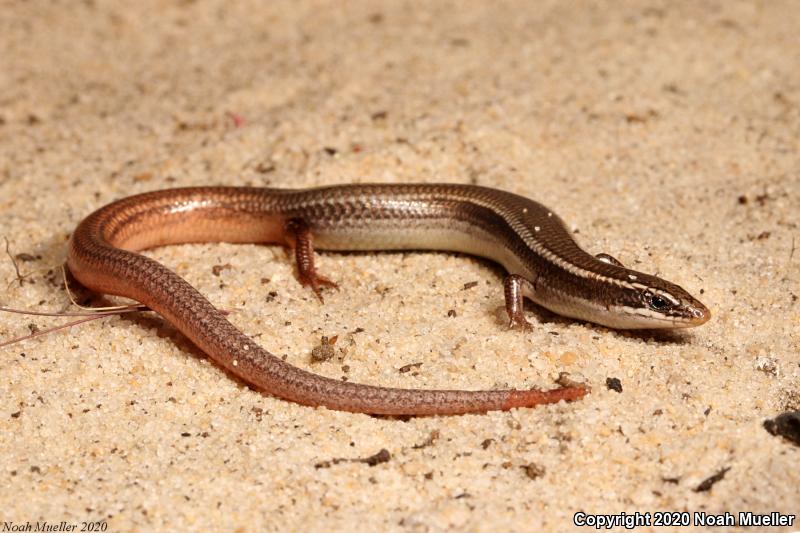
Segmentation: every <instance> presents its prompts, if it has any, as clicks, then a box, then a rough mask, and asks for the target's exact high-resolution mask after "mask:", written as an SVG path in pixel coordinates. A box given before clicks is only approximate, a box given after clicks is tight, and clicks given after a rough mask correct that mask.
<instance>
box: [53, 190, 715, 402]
mask: <svg viewBox="0 0 800 533" xmlns="http://www.w3.org/2000/svg"><path fill="white" fill-rule="evenodd" d="M217 241H222V242H231V243H279V244H284V245H288V246H290V247H292V248H294V251H295V259H296V263H297V268H298V279H299V280H300V282H301V283H303V284H304V285H308V286H310V287H311V288H312V289H313V290H314V292H315V293H316V294H317V296H319V297H320V299H321V287H323V286H335V284H334V283H333V282H332V281H330V280H329V279H327V278H325V277H324V276H322V275H320V274H318V273H317V271H316V269H315V268H314V249H323V250H408V249H414V250H448V251H453V252H464V253H467V254H473V255H477V256H482V257H486V258H489V259H492V260H494V261H496V262H498V263H500V264H501V265H503V267H505V269H506V270H507V271H508V274H509V275H508V277H506V279H505V283H504V289H505V291H504V292H505V302H506V310H507V312H508V316H509V318H510V325H511V327H512V328H517V329H522V330H525V329H528V328H530V327H531V326H530V323H529V322H528V321H527V320H526V319H525V316H524V313H523V298H526V297H527V298H529V299H531V300H533V301H534V302H536V303H537V304H539V305H541V306H543V307H545V308H547V309H549V310H551V311H553V312H555V313H558V314H560V315H564V316H567V317H572V318H576V319H579V320H585V321H589V322H594V323H597V324H602V325H604V326H608V327H611V328H684V327H691V326H697V325H700V324H703V323H704V322H706V321H707V320H708V319H709V317H710V313H709V311H708V309H707V308H706V307H705V306H704V305H703V304H702V303H700V302H699V301H697V300H696V299H695V298H693V297H692V296H690V295H689V293H687V292H686V291H685V290H683V289H682V288H680V287H679V286H677V285H675V284H673V283H670V282H667V281H664V280H663V279H660V278H658V277H655V276H651V275H648V274H644V273H641V272H636V271H634V270H630V269H627V268H625V267H623V266H622V265H621V264H620V263H619V262H618V261H617V260H615V259H614V258H613V257H611V256H609V255H606V254H600V255H599V256H593V255H590V254H589V253H587V252H585V251H584V250H583V249H581V248H580V247H579V246H578V245H577V244H576V243H575V241H574V240H573V238H572V236H571V235H570V232H569V231H568V230H567V229H566V227H565V225H564V223H563V222H562V221H561V219H559V217H558V216H556V214H555V213H553V212H552V211H550V210H549V209H548V208H546V207H544V206H542V205H541V204H539V203H537V202H534V201H532V200H529V199H527V198H524V197H522V196H518V195H516V194H512V193H509V192H505V191H500V190H496V189H490V188H486V187H479V186H474V185H457V184H405V185H392V184H386V185H378V184H373V185H369V184H353V185H337V186H330V187H320V188H315V189H272V188H247V187H191V188H181V189H169V190H162V191H154V192H148V193H144V194H139V195H136V196H131V197H128V198H123V199H121V200H117V201H116V202H113V203H111V204H109V205H107V206H105V207H102V208H100V209H98V210H97V211H95V212H94V213H92V214H91V215H89V216H88V217H87V218H86V219H84V220H83V221H82V222H81V223H80V224H79V225H78V227H77V229H76V230H75V232H74V233H73V234H72V237H71V239H70V243H69V250H68V255H67V265H68V267H69V270H70V271H71V272H72V274H73V275H74V277H75V278H76V279H77V280H78V281H79V282H80V283H82V284H83V285H85V286H86V287H88V288H89V289H91V290H93V291H96V292H99V293H106V294H114V295H119V296H125V297H128V298H132V299H134V300H137V301H139V302H141V303H143V304H145V305H146V306H147V307H149V308H150V309H152V310H153V311H155V312H157V313H159V314H160V315H162V316H163V317H164V318H165V319H166V320H167V321H168V322H170V323H171V324H172V325H173V326H174V327H175V328H177V329H178V330H180V331H181V332H182V333H183V334H184V335H186V336H187V337H188V338H189V339H190V340H191V341H192V342H194V343H195V344H196V345H197V346H198V347H200V348H201V349H202V350H203V351H204V352H205V353H206V354H208V355H209V356H210V357H211V358H212V359H213V360H214V361H216V362H217V363H218V364H219V365H221V366H222V367H224V368H225V369H227V370H228V371H230V372H231V373H233V374H235V375H236V376H238V377H240V378H241V379H243V380H244V381H246V382H247V383H249V384H251V385H253V386H254V387H256V388H258V389H260V390H262V391H264V392H267V393H269V394H272V395H275V396H277V397H280V398H284V399H287V400H291V401H294V402H298V403H301V404H304V405H310V406H325V407H328V408H330V409H339V410H345V411H354V412H363V413H374V414H406V415H426V414H459V413H476V412H485V411H490V410H498V409H502V410H505V409H511V408H514V407H530V406H534V405H538V404H542V403H552V402H558V401H560V400H576V399H578V398H581V397H582V396H583V395H585V394H586V392H587V390H586V388H584V387H582V386H570V387H562V388H556V389H551V390H546V391H540V390H487V391H464V390H416V389H394V388H386V387H375V386H370V385H362V384H357V383H352V382H344V381H339V380H335V379H330V378H326V377H323V376H319V375H316V374H313V373H310V372H307V371H304V370H302V369H299V368H297V367H295V366H293V365H290V364H289V363H287V362H285V361H283V360H281V359H280V358H278V357H276V356H274V355H272V354H271V353H269V352H268V351H266V350H265V349H264V348H262V347H261V346H259V345H258V344H256V343H255V342H253V340H252V339H250V338H249V337H248V336H247V335H245V334H244V333H242V332H241V331H239V330H238V329H237V328H236V327H235V326H233V325H232V324H231V323H230V322H229V321H228V319H227V318H226V317H225V315H224V314H223V313H222V312H220V311H219V310H217V309H216V308H215V307H214V306H213V305H212V304H211V303H210V302H209V301H208V300H207V299H206V298H205V297H204V296H202V295H201V294H200V293H199V292H198V291H197V290H196V289H195V288H194V287H192V286H191V285H190V284H189V283H188V282H186V281H185V280H184V279H183V278H181V277H180V276H178V275H177V274H175V273H174V272H172V271H171V270H170V269H168V268H166V267H165V266H163V265H161V264H160V263H158V262H156V261H154V260H152V259H149V258H147V257H145V256H143V255H140V254H138V253H136V251H137V250H142V249H146V248H152V247H155V246H162V245H167V244H176V243H197V242H217Z"/></svg>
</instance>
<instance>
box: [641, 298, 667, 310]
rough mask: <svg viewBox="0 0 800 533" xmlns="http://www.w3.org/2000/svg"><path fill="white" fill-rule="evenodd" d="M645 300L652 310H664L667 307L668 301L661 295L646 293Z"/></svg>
mask: <svg viewBox="0 0 800 533" xmlns="http://www.w3.org/2000/svg"><path fill="white" fill-rule="evenodd" d="M645 298H646V300H647V305H648V306H649V307H650V309H652V310H653V311H664V310H665V309H669V308H670V307H671V306H670V303H669V302H668V301H667V300H666V299H664V298H662V297H661V296H656V295H655V294H648V295H646V296H645Z"/></svg>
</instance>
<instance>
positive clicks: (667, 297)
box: [609, 271, 711, 329]
mask: <svg viewBox="0 0 800 533" xmlns="http://www.w3.org/2000/svg"><path fill="white" fill-rule="evenodd" d="M628 272H631V271H628ZM627 277H628V278H629V280H630V281H629V282H623V285H622V286H621V287H620V288H621V289H622V293H621V297H620V298H618V299H617V300H616V301H615V302H614V303H613V304H611V305H610V306H609V311H611V312H612V313H614V314H616V315H617V316H618V321H619V322H621V323H623V324H620V325H614V326H612V327H623V328H631V329H633V328H647V329H651V328H652V329H657V328H691V327H694V326H699V325H701V324H705V323H706V322H708V320H709V319H710V318H711V311H709V310H708V308H707V307H706V306H705V305H703V304H702V303H701V302H700V301H699V300H697V299H696V298H695V297H693V296H692V295H691V294H689V293H688V292H686V291H685V290H684V289H682V288H681V287H679V286H678V285H675V284H674V283H670V282H668V281H665V280H663V279H661V278H657V277H655V276H650V275H647V274H641V273H639V272H636V273H632V274H627Z"/></svg>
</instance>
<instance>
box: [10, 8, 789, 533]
mask: <svg viewBox="0 0 800 533" xmlns="http://www.w3.org/2000/svg"><path fill="white" fill-rule="evenodd" d="M799 33H800V7H798V5H797V3H795V2H792V1H773V2H702V3H699V2H698V3H695V2H649V3H643V2H611V1H608V2H557V1H550V2H491V3H490V2H392V3H385V2H368V1H362V2H348V3H347V4H346V5H345V4H344V3H339V2H322V1H316V2H288V1H286V2H270V3H261V2H235V3H228V2H222V1H216V2H215V1H191V0H189V1H176V2H152V1H144V2H97V1H91V0H90V1H86V2H82V3H76V2H70V3H50V2H44V1H31V2H8V3H5V4H4V6H3V8H2V10H0V50H2V53H0V229H1V232H2V236H3V237H5V238H7V239H8V243H9V249H10V251H11V254H12V255H18V254H27V255H21V256H18V259H17V263H18V267H19V270H20V272H21V274H22V275H23V276H24V278H23V281H22V283H20V282H19V281H17V279H16V274H15V270H14V266H13V264H12V262H11V260H10V259H9V258H8V256H6V255H4V256H3V258H2V260H0V284H2V286H3V291H2V292H1V293H0V305H7V306H13V307H18V308H34V309H39V310H65V309H70V303H69V299H68V297H67V294H66V293H65V291H64V289H63V286H61V284H60V277H59V276H60V274H58V266H59V265H60V264H62V263H63V261H64V257H65V250H66V240H67V238H68V236H69V234H70V232H71V231H72V230H73V229H74V227H75V226H76V224H77V223H78V222H79V221H80V220H81V219H82V218H83V217H84V216H86V215H87V214H88V213H89V212H90V211H91V210H92V209H94V208H96V207H99V206H101V205H103V204H105V203H107V202H109V201H111V200H113V199H116V198H119V197H122V196H126V195H129V194H133V193H138V192H142V191H147V190H154V189H161V188H166V187H174V186H186V185H199V184H228V185H269V186H276V187H306V186H314V185H322V184H333V183H343V182H354V181H379V182H458V183H477V184H481V185H487V186H493V187H499V188H503V189H507V190H511V191H514V192H516V193H519V194H523V195H526V196H529V197H531V198H534V199H537V200H539V201H541V202H542V203H544V204H545V205H548V206H550V207H551V208H553V210H555V211H556V212H557V213H559V214H560V215H561V216H562V218H564V219H565V220H566V221H567V222H568V224H569V226H570V228H571V229H574V230H575V231H576V233H577V234H576V238H578V239H579V240H580V242H581V243H582V245H584V246H585V247H586V248H587V249H588V250H590V251H592V252H593V253H599V252H607V253H610V254H612V255H614V256H616V257H617V258H618V259H620V260H621V261H622V262H623V263H625V264H626V265H628V266H630V267H632V268H635V269H637V270H641V271H645V272H651V273H655V274H658V275H661V276H663V277H665V278H667V279H669V280H671V281H674V282H676V283H678V284H680V285H681V286H683V287H685V288H686V289H687V290H689V291H690V292H692V293H693V294H695V295H697V296H699V297H700V298H701V299H702V300H703V301H704V302H705V303H706V304H707V305H708V306H709V307H710V308H711V310H712V313H713V315H714V316H713V319H712V320H711V321H710V322H709V323H708V324H706V325H704V326H702V327H700V328H697V329H693V330H687V331H684V332H679V333H674V334H656V333H652V332H644V333H627V332H618V331H612V330H609V329H606V328H603V327H599V326H593V325H589V324H584V323H580V322H576V321H571V320H567V319H561V318H558V317H555V316H553V315H551V314H548V313H544V312H540V311H539V310H537V309H535V308H534V307H531V308H530V309H529V318H530V319H531V320H532V321H533V322H534V323H535V328H534V331H533V332H532V333H530V334H520V333H519V332H514V331H508V330H507V328H506V327H505V322H504V318H503V315H502V305H503V298H502V287H501V280H502V271H501V270H500V269H499V268H497V267H496V266H494V265H492V264H491V263H489V262H486V261H482V260H478V259H474V258H470V257H466V256H459V255H453V254H446V253H381V254H373V253H363V254H334V253H326V254H323V255H321V256H320V257H319V260H318V262H319V267H320V270H321V271H323V272H324V273H326V274H327V275H329V276H330V277H332V278H333V279H335V280H337V281H338V282H339V283H340V285H341V290H340V291H338V292H329V293H326V300H325V304H324V305H320V304H319V303H318V302H317V301H316V300H315V298H314V297H313V295H312V294H311V293H310V292H309V291H308V290H306V289H303V288H302V287H300V286H299V284H298V283H297V282H296V280H295V279H294V276H293V265H292V263H291V261H290V260H289V259H288V258H287V257H286V255H285V254H284V251H283V250H282V249H281V248H279V247H270V246H256V245H253V246H249V245H247V246H245V245H237V246H235V245H229V244H209V245H191V246H189V245H187V246H175V247H169V248H162V249H157V250H153V251H150V252H148V255H150V256H151V257H154V258H156V259H158V260H159V261H162V262H164V263H165V264H167V265H169V266H170V267H171V268H173V269H175V270H176V271H177V272H178V273H180V274H181V275H182V276H184V277H185V278H186V279H187V280H189V281H190V282H191V283H192V284H193V285H195V286H196V287H197V288H198V289H199V290H200V291H201V292H203V293H204V294H205V295H207V296H208V297H209V299H210V300H211V301H212V302H213V303H214V304H216V305H218V306H220V307H223V308H226V309H230V310H232V314H231V320H232V321H233V322H234V323H235V324H236V325H237V326H238V327H240V328H241V329H242V330H243V331H245V332H247V333H248V334H249V335H252V336H253V337H254V338H255V339H256V340H257V341H258V342H259V343H260V344H262V345H263V346H264V347H265V348H267V349H269V350H271V351H272V352H273V353H276V354H278V355H280V356H286V357H287V360H288V361H290V362H291V363H293V364H296V365H298V366H301V367H303V368H307V369H311V370H313V371H314V372H318V373H320V374H324V375H327V376H331V377H335V378H339V377H342V376H346V377H347V379H349V380H351V381H357V382H363V383H371V384H381V385H387V386H402V387H418V388H434V387H448V388H466V389H481V388H487V387H497V386H512V387H532V386H536V387H545V388H549V387H552V386H554V385H553V381H554V379H555V378H556V377H557V376H558V374H559V373H560V372H569V373H570V375H571V377H572V378H573V379H577V380H580V381H585V382H586V383H588V384H589V385H590V386H591V387H592V393H591V394H590V395H589V396H588V397H586V398H585V399H584V400H583V401H580V402H576V403H572V404H565V403H561V404H558V405H553V406H547V407H543V408H537V409H519V410H514V411H511V412H505V413H489V414H486V415H472V416H460V417H429V418H412V419H409V420H397V419H386V418H375V417H370V416H366V415H359V414H348V413H341V412H333V411H329V410H325V409H312V408H308V407H301V406H299V405H295V404H292V403H288V402H285V401H281V400H278V399H275V398H272V397H269V396H267V395H264V394H261V393H259V392H256V391H253V390H251V389H250V388H248V387H247V386H245V385H244V384H243V383H241V382H237V381H235V380H232V379H231V378H230V377H229V376H228V375H226V374H225V373H224V372H222V371H221V370H220V369H219V368H218V367H217V366H215V365H214V364H213V363H211V362H209V361H208V360H207V359H206V358H205V357H204V355H203V354H202V353H201V352H200V351H199V350H197V349H195V348H193V347H192V346H191V345H190V344H189V342H188V341H187V340H186V339H185V338H183V337H182V336H181V335H180V334H179V333H177V332H176V331H175V330H174V329H173V328H172V327H171V326H170V325H169V324H168V323H166V322H165V321H164V320H162V319H161V318H159V317H157V316H154V315H140V316H136V317H133V316H127V317H111V318H105V319H103V320H98V321H94V322H91V323H88V324H85V325H82V326H80V327H77V328H73V329H71V330H69V331H67V332H60V333H57V334H52V335H48V336H46V337H43V338H40V339H36V340H33V341H29V342H26V343H24V344H18V345H14V346H12V347H9V348H3V349H0V374H1V375H2V379H1V380H0V398H2V399H3V400H2V402H0V406H2V408H1V409H0V461H1V462H0V480H1V482H0V509H2V512H0V520H2V521H5V522H9V523H12V524H16V525H18V526H19V525H24V524H25V523H26V522H30V523H31V524H32V525H34V526H35V525H36V523H37V521H39V523H41V522H42V521H48V523H53V524H58V523H59V522H61V521H63V522H64V523H65V524H67V525H77V526H78V530H80V525H81V523H83V522H86V521H100V522H102V523H105V524H107V527H108V530H109V531H130V530H134V531H137V530H138V531H151V530H167V529H170V530H187V529H191V530H201V529H206V530H234V531H264V530H267V531H276V530H280V531H287V530H289V531H291V530H304V531H307V530H312V529H322V528H325V529H332V530H354V531H377V530H388V531H441V530H458V531H490V530H491V531H494V530H508V531H564V530H569V529H572V528H574V527H575V526H574V525H573V519H574V517H575V514H576V513H578V512H583V513H587V514H596V513H603V514H620V513H623V512H625V513H635V512H639V513H651V520H653V515H652V513H655V512H657V511H677V512H688V513H690V515H689V517H690V518H691V520H695V518H696V517H695V515H694V514H693V513H695V512H698V513H699V512H705V513H723V512H726V511H727V512H730V513H734V514H735V515H736V516H737V517H738V513H739V512H754V513H768V512H772V511H777V512H781V513H785V514H795V515H797V514H798V511H800V470H798V468H797V465H798V463H799V462H800V446H797V445H795V444H792V443H791V442H790V441H788V440H786V439H783V438H780V437H776V436H773V435H770V434H769V433H768V432H767V431H766V430H765V429H764V427H763V422H764V421H765V420H767V419H769V418H773V417H774V416H776V415H778V414H779V413H781V412H784V411H787V410H796V409H800V302H798V297H799V296H800V285H798V281H799V280H800V250H797V249H798V248H800V228H799V227H798V224H799V223H800V218H798V206H799V202H800V201H799V200H798V198H799V197H800V160H799V159H798V151H800V141H798V139H799V138H800V54H798V53H797V50H798V37H797V36H798V34H799ZM3 244H4V243H3ZM220 265H230V267H229V268H224V269H222V270H221V271H220V270H219V269H217V271H218V272H216V273H215V271H214V266H220ZM472 282H477V285H474V286H471V285H472ZM465 284H469V285H470V287H469V288H467V289H465V288H464V286H465ZM63 321H64V319H49V318H42V317H26V316H17V315H3V316H2V318H0V338H4V339H8V338H11V337H15V336H18V335H24V334H27V333H30V331H31V330H32V329H36V328H39V329H43V328H45V327H48V326H51V325H55V324H58V323H60V322H63ZM322 335H327V336H332V335H338V336H339V340H338V342H337V344H336V345H335V350H336V352H337V353H336V357H335V358H334V359H333V360H331V361H327V362H323V363H315V364H312V363H311V356H310V353H311V350H312V348H313V347H315V346H317V345H318V344H319V342H320V337H321V336H322ZM407 365H415V366H412V367H408V368H410V369H411V370H408V371H401V370H400V369H401V368H403V367H406V366H407ZM610 378H611V381H608V380H609V379H610ZM614 379H616V380H618V381H619V387H617V386H616V385H615V381H614ZM607 382H608V383H609V384H610V385H613V386H609V385H608V384H607ZM615 389H618V390H615ZM619 389H621V390H619ZM381 450H386V451H387V452H388V456H387V455H386V454H382V455H381V456H378V458H377V459H375V460H372V461H367V462H363V461H336V459H338V458H347V459H366V458H370V457H373V456H375V455H376V454H378V453H379V452H381ZM387 459H388V460H387ZM375 463H377V464H375ZM704 482H705V483H704ZM703 489H704V490H703ZM683 516H685V515H679V516H678V518H679V519H681V520H683V519H684V518H682V517H683ZM584 529H586V530H591V529H592V528H584ZM650 529H655V528H654V527H652V526H651V527H649V528H648V527H642V528H640V529H637V530H639V531H646V530H650ZM658 529H659V531H669V530H681V531H684V530H689V529H691V527H688V528H687V527H676V526H673V527H667V528H658ZM718 529H719V530H726V529H731V528H724V527H721V528H718ZM780 529H781V528H777V529H776V530H780ZM782 529H783V530H786V531H791V530H795V529H800V526H798V525H797V523H796V521H795V525H794V526H793V527H785V528H782ZM751 530H758V528H753V529H751Z"/></svg>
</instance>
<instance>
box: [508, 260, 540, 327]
mask: <svg viewBox="0 0 800 533" xmlns="http://www.w3.org/2000/svg"><path fill="white" fill-rule="evenodd" d="M525 289H527V290H528V292H533V284H532V283H531V282H530V281H528V280H527V279H525V278H523V277H522V276H520V275H517V274H511V275H509V276H507V277H506V279H505V280H503V292H504V293H505V296H506V313H508V318H509V322H508V327H509V328H511V329H520V330H522V331H531V330H533V324H531V323H530V322H528V321H527V320H526V319H525V312H524V303H525V300H524V296H525V294H524V291H525Z"/></svg>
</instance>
